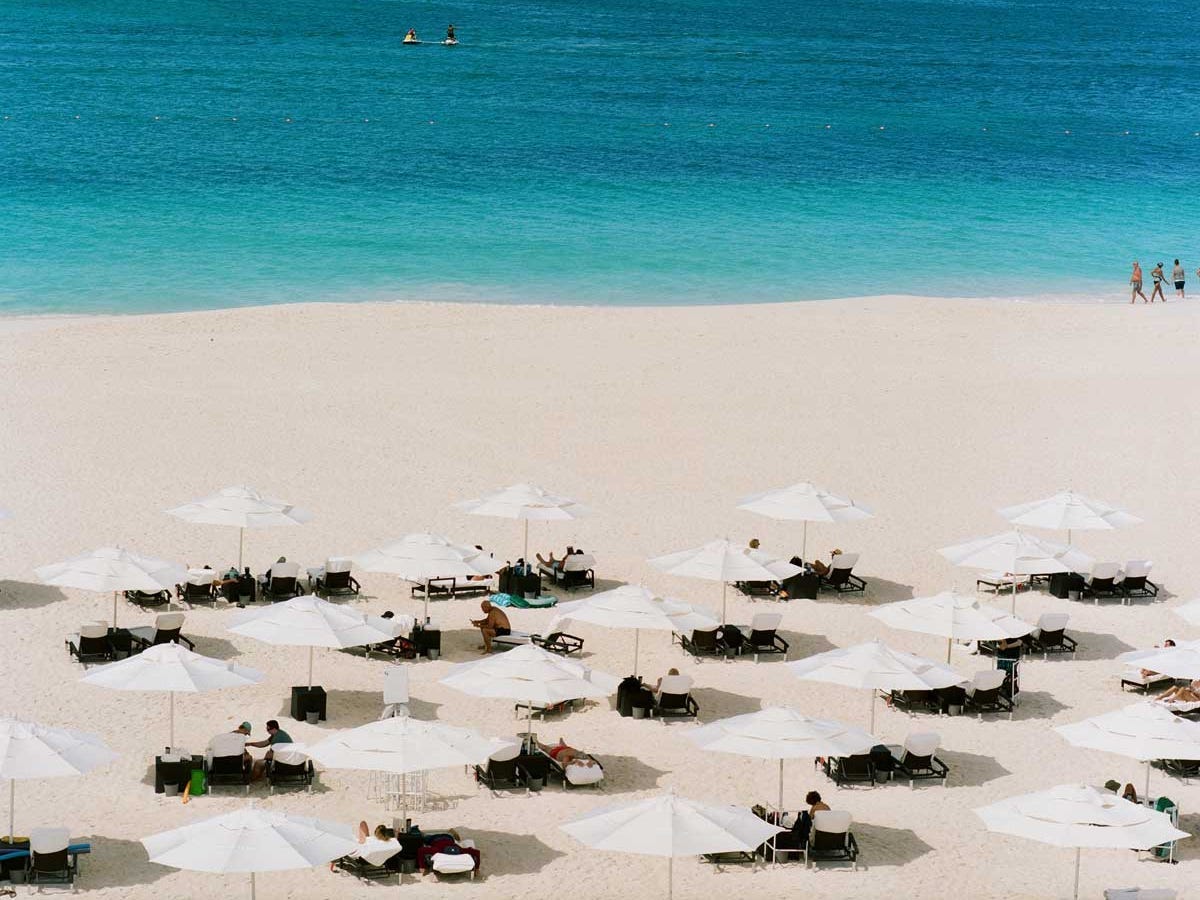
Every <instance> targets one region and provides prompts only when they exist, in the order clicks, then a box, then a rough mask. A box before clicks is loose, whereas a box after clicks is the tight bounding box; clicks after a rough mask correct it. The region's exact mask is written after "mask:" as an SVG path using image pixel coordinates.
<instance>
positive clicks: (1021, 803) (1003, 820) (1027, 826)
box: [975, 784, 1190, 897]
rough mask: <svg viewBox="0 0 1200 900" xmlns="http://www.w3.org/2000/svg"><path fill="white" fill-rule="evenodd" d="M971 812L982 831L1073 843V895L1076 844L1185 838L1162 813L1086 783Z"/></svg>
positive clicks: (1145, 845) (1123, 846)
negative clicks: (977, 817)
mask: <svg viewBox="0 0 1200 900" xmlns="http://www.w3.org/2000/svg"><path fill="white" fill-rule="evenodd" d="M975 814H976V815H977V816H979V818H981V819H982V820H983V822H984V824H985V825H986V826H987V829H988V831H994V832H997V833H1000V834H1011V835H1015V836H1016V837H1023V838H1029V839H1030V840H1034V841H1038V842H1040V843H1043V844H1050V845H1052V846H1055V847H1074V848H1076V852H1075V897H1078V896H1079V848H1081V847H1104V848H1109V849H1113V850H1147V849H1149V848H1151V847H1156V846H1158V845H1159V844H1164V843H1167V842H1168V841H1174V840H1179V839H1181V838H1186V837H1190V835H1188V834H1187V832H1184V831H1180V830H1179V829H1178V828H1176V827H1175V826H1174V825H1172V824H1171V820H1170V818H1169V817H1168V816H1167V814H1166V813H1161V812H1156V811H1155V810H1152V809H1149V808H1147V807H1145V806H1141V805H1140V804H1137V803H1133V802H1131V801H1129V800H1125V799H1124V798H1122V797H1118V796H1117V795H1116V794H1113V793H1109V792H1106V791H1100V790H1097V789H1096V788H1093V787H1089V786H1087V785H1074V784H1064V785H1059V786H1058V787H1053V788H1050V789H1049V790H1045V791H1037V792H1035V793H1032V794H1024V795H1022V796H1020V797H1012V798H1010V799H1008V800H1001V801H1000V802H999V803H993V804H991V805H990V806H985V807H983V808H981V809H976V810H975ZM1042 887H1043V888H1044V887H1045V885H1042Z"/></svg>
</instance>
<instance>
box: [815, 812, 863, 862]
mask: <svg viewBox="0 0 1200 900" xmlns="http://www.w3.org/2000/svg"><path fill="white" fill-rule="evenodd" d="M851 821H852V820H851V817H850V813H848V812H845V811H844V810H840V809H823V810H820V811H818V812H817V814H816V815H815V816H813V823H812V833H811V834H809V836H808V845H807V846H806V847H805V848H804V865H805V867H806V868H807V867H808V866H811V865H815V864H816V863H818V862H825V861H843V862H849V863H850V864H851V866H852V867H853V868H854V870H855V871H857V870H858V842H857V841H856V840H854V835H853V834H852V833H851V831H850V823H851Z"/></svg>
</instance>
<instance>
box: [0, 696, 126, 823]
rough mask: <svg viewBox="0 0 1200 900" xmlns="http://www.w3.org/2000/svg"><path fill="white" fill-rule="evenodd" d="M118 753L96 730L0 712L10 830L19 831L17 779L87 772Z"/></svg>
mask: <svg viewBox="0 0 1200 900" xmlns="http://www.w3.org/2000/svg"><path fill="white" fill-rule="evenodd" d="M116 758H117V754H115V753H113V752H112V751H111V750H109V749H108V747H106V746H105V745H104V742H103V741H102V740H100V738H99V737H97V736H96V735H94V734H88V733H86V732H83V731H76V730H75V729H73V728H53V727H51V726H49V725H39V724H38V723H37V722H25V721H22V720H21V719H15V718H12V717H11V716H0V780H4V781H7V782H8V834H9V837H10V840H11V837H12V835H14V834H16V830H15V826H14V822H15V809H16V805H15V804H16V784H17V781H19V780H20V781H25V780H33V779H41V778H63V777H66V776H68V775H86V774H87V773H88V772H90V771H92V769H96V768H99V767H100V766H106V765H108V764H109V763H110V762H112V761H113V760H114V759H116Z"/></svg>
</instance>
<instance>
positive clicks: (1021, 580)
mask: <svg viewBox="0 0 1200 900" xmlns="http://www.w3.org/2000/svg"><path fill="white" fill-rule="evenodd" d="M1014 582H1016V585H1017V590H1018V591H1024V590H1028V589H1029V586H1030V581H1029V576H1028V575H1008V574H1006V573H1004V572H988V573H986V574H984V575H981V576H980V577H979V578H977V579H975V590H977V591H978V590H982V589H983V588H985V587H986V588H990V589H991V590H992V592H993V593H996V594H999V593H1000V592H1002V591H1007V592H1010V593H1011V592H1012V588H1013V583H1014Z"/></svg>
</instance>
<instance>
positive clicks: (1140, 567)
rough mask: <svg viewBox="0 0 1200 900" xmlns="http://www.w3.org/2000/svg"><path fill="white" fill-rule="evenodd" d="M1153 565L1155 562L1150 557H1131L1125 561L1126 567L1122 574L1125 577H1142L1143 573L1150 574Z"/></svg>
mask: <svg viewBox="0 0 1200 900" xmlns="http://www.w3.org/2000/svg"><path fill="white" fill-rule="evenodd" d="M1153 567H1154V563H1152V562H1151V561H1150V560H1148V559H1131V560H1129V562H1127V563H1125V569H1124V571H1123V572H1122V573H1121V574H1122V575H1123V576H1124V577H1125V578H1141V577H1142V576H1143V575H1149V574H1150V570H1151V569H1152V568H1153Z"/></svg>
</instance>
